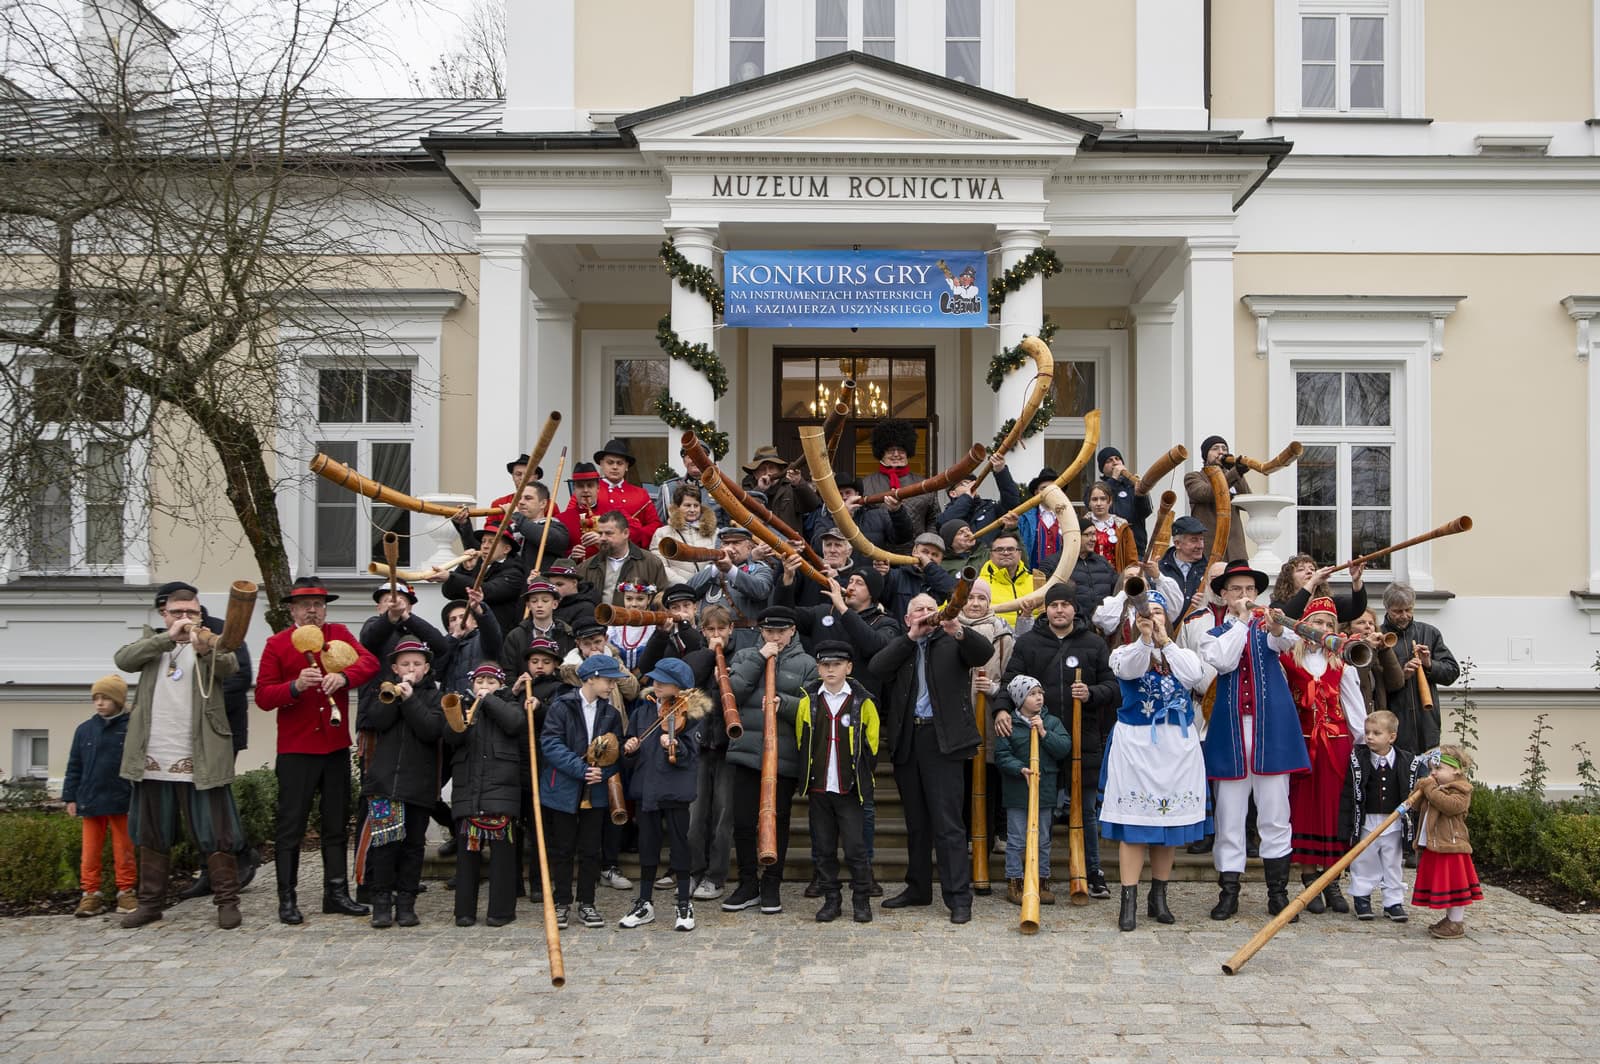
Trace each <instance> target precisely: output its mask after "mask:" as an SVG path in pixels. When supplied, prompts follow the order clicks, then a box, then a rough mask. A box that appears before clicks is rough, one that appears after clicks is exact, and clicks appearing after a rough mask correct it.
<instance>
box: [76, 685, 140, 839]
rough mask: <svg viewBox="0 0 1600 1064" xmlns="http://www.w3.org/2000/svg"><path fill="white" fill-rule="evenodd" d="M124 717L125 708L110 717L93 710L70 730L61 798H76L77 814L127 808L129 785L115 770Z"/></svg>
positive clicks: (121, 811) (112, 813)
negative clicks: (70, 744) (75, 728)
mask: <svg viewBox="0 0 1600 1064" xmlns="http://www.w3.org/2000/svg"><path fill="white" fill-rule="evenodd" d="M128 717H129V714H128V711H127V710H126V709H124V710H123V711H122V712H121V713H118V714H117V715H116V716H114V717H103V716H101V715H100V714H98V713H96V714H95V715H94V716H92V717H90V718H89V719H88V720H86V721H84V722H83V723H82V724H80V725H78V730H77V731H75V732H73V734H72V752H71V753H69V754H68V755H67V777H66V779H64V780H62V782H61V800H62V801H63V802H77V803H78V815H79V816H122V815H123V814H125V813H127V811H128V803H129V802H130V800H131V799H132V798H133V785H132V784H130V783H129V782H128V781H127V780H125V779H123V778H122V777H121V776H120V775H119V774H118V773H119V771H120V770H121V768H122V748H123V743H124V742H125V741H126V740H127V738H128Z"/></svg>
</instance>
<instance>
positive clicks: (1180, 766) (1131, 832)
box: [1100, 591, 1212, 931]
mask: <svg viewBox="0 0 1600 1064" xmlns="http://www.w3.org/2000/svg"><path fill="white" fill-rule="evenodd" d="M1148 602H1149V610H1148V612H1141V613H1140V614H1138V615H1137V617H1136V620H1135V625H1136V629H1137V632H1138V638H1137V639H1136V640H1135V641H1133V642H1131V643H1126V644H1124V645H1122V646H1120V647H1117V648H1116V649H1115V650H1113V651H1112V652H1111V671H1112V672H1113V673H1115V674H1116V677H1117V679H1118V680H1119V681H1121V686H1122V706H1121V708H1120V709H1118V710H1117V723H1116V725H1115V726H1114V727H1113V728H1112V729H1111V735H1110V737H1109V738H1108V739H1107V742H1106V753H1105V756H1104V759H1103V760H1102V761H1101V765H1100V791H1101V800H1100V801H1101V808H1100V833H1101V835H1102V836H1104V837H1105V838H1108V839H1116V840H1117V841H1118V842H1119V843H1120V844H1121V846H1120V863H1121V872H1122V908H1121V912H1120V913H1119V915H1118V918H1117V926H1118V927H1119V928H1121V929H1122V930H1124V931H1132V930H1133V929H1134V927H1135V926H1136V910H1137V908H1138V903H1139V871H1140V869H1142V868H1143V867H1144V858H1145V851H1146V849H1148V850H1149V851H1150V898H1149V902H1148V907H1147V910H1146V912H1147V914H1148V915H1149V916H1152V917H1154V918H1155V919H1156V921H1157V922H1159V923H1163V924H1170V923H1173V922H1174V917H1173V915H1172V912H1171V910H1170V909H1168V908H1167V881H1168V880H1169V879H1170V878H1171V877H1172V860H1173V857H1174V855H1175V853H1176V848H1177V847H1179V846H1186V845H1188V844H1189V843H1191V842H1195V841H1196V840H1198V839H1202V838H1204V837H1205V836H1206V835H1207V834H1208V833H1209V832H1210V831H1211V818H1210V817H1209V816H1208V815H1207V810H1206V763H1205V757H1204V755H1202V754H1201V752H1200V732H1199V729H1198V728H1197V727H1196V722H1195V709H1196V705H1195V700H1194V698H1193V697H1192V695H1191V694H1190V692H1192V691H1203V690H1204V689H1205V687H1206V685H1207V684H1209V682H1210V679H1211V675H1212V674H1210V673H1208V672H1207V670H1206V668H1205V665H1204V664H1203V663H1202V662H1201V660H1200V656H1199V655H1198V654H1196V653H1195V652H1194V651H1192V650H1185V649H1183V648H1182V647H1180V646H1178V645H1177V644H1176V643H1174V642H1173V641H1172V638H1171V635H1170V632H1169V629H1168V624H1167V599H1166V597H1165V596H1164V595H1162V594H1161V592H1159V591H1150V592H1148Z"/></svg>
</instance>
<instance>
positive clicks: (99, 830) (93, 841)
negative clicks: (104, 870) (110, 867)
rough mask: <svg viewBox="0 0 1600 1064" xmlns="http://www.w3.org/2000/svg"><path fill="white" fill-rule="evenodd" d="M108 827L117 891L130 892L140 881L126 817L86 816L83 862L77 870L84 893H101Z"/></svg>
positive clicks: (120, 815) (84, 822)
mask: <svg viewBox="0 0 1600 1064" xmlns="http://www.w3.org/2000/svg"><path fill="white" fill-rule="evenodd" d="M108 827H109V828H110V829H111V852H112V854H113V856H114V857H115V859H116V866H117V890H118V891H124V890H132V889H133V888H134V886H135V885H136V884H137V883H138V882H139V872H138V868H137V867H136V865H135V863H134V859H133V839H132V837H130V836H129V835H128V817H127V814H126V813H123V814H119V815H117V816H86V817H84V818H83V860H82V866H81V867H80V868H79V870H78V878H79V879H80V880H81V881H82V886H83V892H84V893H85V894H98V893H100V866H101V863H102V861H103V860H104V856H105V849H106V829H107V828H108Z"/></svg>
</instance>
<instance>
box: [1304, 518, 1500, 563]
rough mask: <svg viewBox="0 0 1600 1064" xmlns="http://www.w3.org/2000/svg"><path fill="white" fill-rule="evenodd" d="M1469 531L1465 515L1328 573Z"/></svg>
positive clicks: (1470, 523)
mask: <svg viewBox="0 0 1600 1064" xmlns="http://www.w3.org/2000/svg"><path fill="white" fill-rule="evenodd" d="M1471 531H1472V518H1470V517H1468V516H1467V515H1466V514H1462V515H1461V516H1460V517H1458V518H1456V519H1455V520H1454V521H1446V522H1445V523H1444V524H1442V525H1440V526H1439V527H1438V528H1436V529H1434V530H1433V531H1432V532H1424V533H1423V534H1422V535H1420V536H1412V537H1411V538H1410V539H1408V540H1404V541H1402V542H1400V543H1391V544H1389V545H1388V546H1387V547H1385V548H1383V549H1382V550H1375V551H1373V552H1372V553H1371V554H1363V555H1362V556H1361V557H1359V558H1351V559H1350V560H1349V561H1347V562H1345V563H1344V564H1342V565H1335V566H1334V567H1333V568H1332V569H1331V570H1330V572H1335V573H1336V572H1338V571H1339V570H1340V569H1348V568H1350V567H1351V566H1352V565H1354V564H1356V563H1357V562H1370V561H1372V560H1373V559H1374V558H1382V557H1383V556H1384V555H1386V554H1393V553H1394V552H1395V551H1397V550H1404V549H1405V548H1407V547H1415V546H1416V545H1417V544H1418V543H1426V542H1428V541H1429V540H1431V539H1438V538H1439V537H1441V536H1454V535H1457V534H1459V533H1462V532H1471Z"/></svg>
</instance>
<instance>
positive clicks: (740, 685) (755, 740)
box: [728, 639, 817, 779]
mask: <svg viewBox="0 0 1600 1064" xmlns="http://www.w3.org/2000/svg"><path fill="white" fill-rule="evenodd" d="M777 662H778V670H777V689H778V775H780V776H783V777H786V778H789V779H794V778H796V777H798V776H799V775H800V750H799V748H798V747H797V746H795V741H794V719H795V714H796V713H798V712H799V711H800V698H801V696H802V694H803V688H806V687H809V686H810V685H811V684H813V683H814V682H816V679H817V662H816V659H815V658H813V657H812V656H811V655H810V654H807V653H806V651H805V647H803V646H801V644H800V640H799V639H791V640H789V645H788V646H786V647H784V648H783V649H782V650H781V651H779V652H778V657H777ZM766 675H767V659H766V658H764V657H762V656H761V650H760V649H759V648H757V647H751V648H749V649H746V650H741V651H739V652H738V653H736V654H734V655H733V657H732V658H730V659H729V660H728V678H729V681H730V685H731V686H732V687H733V697H734V698H736V699H737V700H738V702H739V722H740V723H741V724H742V725H743V726H744V734H743V735H741V736H739V738H737V739H733V740H730V741H729V743H728V761H729V762H730V763H732V764H735V765H742V766H743V767H745V768H748V769H756V770H758V771H759V770H760V768H761V746H762V741H763V736H764V734H765V728H766V715H765V713H764V711H763V709H762V703H763V700H764V699H765V698H766V691H767V681H766Z"/></svg>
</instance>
